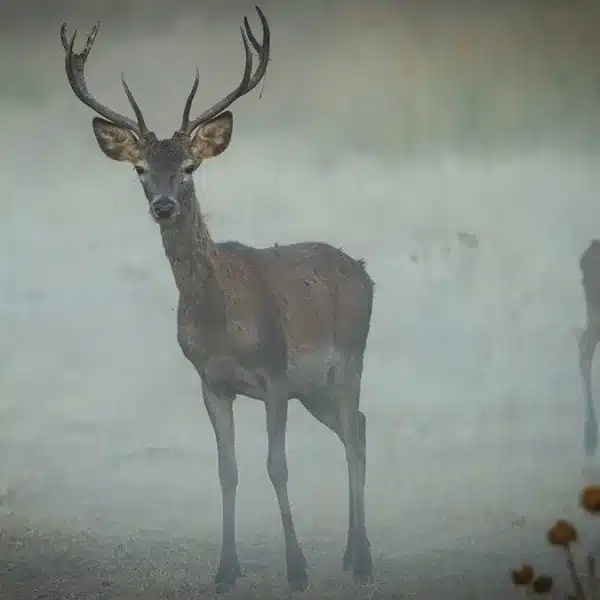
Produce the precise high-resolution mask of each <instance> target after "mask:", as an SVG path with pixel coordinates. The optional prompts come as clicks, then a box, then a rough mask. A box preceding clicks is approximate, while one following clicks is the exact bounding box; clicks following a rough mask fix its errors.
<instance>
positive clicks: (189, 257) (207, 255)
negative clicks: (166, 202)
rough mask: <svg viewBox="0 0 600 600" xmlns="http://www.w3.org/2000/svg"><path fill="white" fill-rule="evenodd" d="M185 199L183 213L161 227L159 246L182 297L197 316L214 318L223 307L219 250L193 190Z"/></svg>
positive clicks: (221, 311) (219, 314)
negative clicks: (185, 207)
mask: <svg viewBox="0 0 600 600" xmlns="http://www.w3.org/2000/svg"><path fill="white" fill-rule="evenodd" d="M187 202H188V203H189V204H188V206H187V210H186V214H184V215H181V216H180V218H179V220H178V222H177V223H176V224H174V225H169V226H165V227H162V228H161V235H162V240H163V246H164V249H165V253H166V255H167V258H168V259H169V263H170V264H171V270H172V271H173V276H174V278H175V283H176V284H177V288H178V289H179V293H180V295H181V297H182V299H183V300H184V301H185V302H186V304H188V305H190V306H193V307H194V308H195V312H196V314H198V315H199V316H200V315H202V316H203V318H204V317H205V318H207V319H211V318H215V319H216V318H217V317H219V316H222V313H223V311H224V298H223V292H222V289H221V286H220V284H219V281H220V277H219V253H218V249H217V247H216V244H215V243H214V242H213V240H212V238H211V236H210V233H209V231H208V228H207V227H206V223H205V222H204V219H203V218H202V214H201V212H200V207H199V205H198V200H197V199H196V196H195V194H194V193H193V192H192V193H191V195H190V198H189V199H188V200H187Z"/></svg>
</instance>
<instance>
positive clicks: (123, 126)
mask: <svg viewBox="0 0 600 600" xmlns="http://www.w3.org/2000/svg"><path fill="white" fill-rule="evenodd" d="M256 10H257V11H258V14H259V17H260V20H261V22H262V27H263V40H262V43H259V42H258V40H257V39H256V38H255V37H254V35H253V33H252V30H251V29H250V25H249V23H248V20H247V19H246V18H245V17H244V28H242V29H241V32H242V41H243V42H244V49H245V52H246V63H245V67H244V74H243V76H242V80H241V82H240V84H239V85H238V86H237V87H236V88H235V89H234V90H233V91H232V92H231V93H229V94H228V95H227V96H225V98H223V99H222V100H220V101H219V102H217V103H216V104H215V105H214V106H212V107H211V108H209V109H208V110H206V111H204V112H203V113H202V114H201V115H200V116H198V117H196V118H195V119H191V120H190V110H191V107H192V101H193V99H194V96H195V95H196V91H197V89H198V82H199V75H198V71H197V70H196V79H195V80H194V84H193V86H192V89H191V91H190V94H189V96H188V98H187V100H186V103H185V107H184V109H183V118H182V121H181V126H180V127H179V129H177V130H176V131H175V132H174V133H173V135H172V136H171V137H170V138H168V139H164V140H159V139H158V138H157V136H156V135H155V134H154V133H153V132H152V131H150V130H149V129H148V128H147V127H146V123H145V121H144V117H143V115H142V111H141V110H140V107H139V106H138V104H137V102H136V101H135V99H134V97H133V94H132V93H131V90H130V89H129V87H128V86H127V83H126V82H125V79H124V78H123V77H122V79H121V82H122V84H123V88H124V90H125V94H126V95H127V98H128V100H129V103H130V105H131V108H132V109H133V112H134V114H135V117H136V120H135V121H134V120H132V119H130V118H128V117H125V116H123V115H120V114H118V113H116V112H114V111H113V110H111V109H110V108H108V107H106V106H104V105H103V104H101V103H100V102H98V100H96V99H95V98H94V97H93V96H92V95H91V94H90V93H89V91H88V89H87V84H86V81H85V76H84V66H85V62H86V60H87V57H88V55H89V53H90V50H91V48H92V45H93V43H94V40H95V38H96V34H97V33H98V28H99V24H96V25H95V26H94V28H93V29H92V32H91V33H90V35H89V36H88V39H87V41H86V44H85V47H84V49H83V50H82V52H81V53H79V54H76V53H74V52H73V46H74V43H75V37H76V35H77V31H75V32H74V33H73V36H72V37H71V39H70V40H68V39H67V36H66V23H63V24H62V27H61V30H60V34H61V41H62V45H63V48H64V50H65V70H66V72H67V78H68V80H69V84H70V85H71V89H72V90H73V92H74V93H75V95H76V96H77V97H78V98H79V99H80V100H81V101H82V102H83V103H84V104H85V105H87V106H89V107H90V108H91V109H93V110H94V111H95V112H96V113H98V114H99V115H100V117H95V118H94V119H93V121H92V126H93V130H94V134H95V136H96V140H97V141H98V145H99V146H100V149H101V150H102V152H104V154H106V156H108V157H109V158H112V159H113V160H116V161H120V162H127V163H130V164H131V165H133V167H134V169H135V170H136V172H137V174H138V176H139V179H140V183H141V184H142V187H143V188H144V192H145V194H146V198H147V199H148V203H149V207H150V214H151V215H152V217H153V218H154V220H155V221H156V222H157V223H160V224H163V225H168V224H170V223H174V222H175V221H177V219H178V217H179V216H180V215H181V214H182V213H183V212H185V209H186V204H189V203H190V202H191V198H192V194H191V193H190V192H191V190H192V185H193V184H192V176H193V173H194V171H195V170H196V169H197V168H198V167H199V166H200V165H201V164H202V161H203V160H205V159H207V158H212V157H213V156H218V155H219V154H221V152H223V151H224V150H225V149H226V148H227V146H228V145H229V141H230V140H231V132H232V128H233V115H232V114H231V112H230V111H228V110H225V109H226V108H228V107H229V106H230V105H231V104H233V102H235V100H237V99H238V98H240V97H241V96H243V95H244V94H247V93H248V92H250V91H251V90H252V89H254V88H255V87H256V86H257V85H258V83H259V82H260V80H261V79H262V78H263V77H264V75H265V72H266V70H267V65H268V62H269V46H270V32H269V25H268V23H267V20H266V18H265V16H264V14H263V12H262V11H261V10H260V8H258V6H257V7H256ZM252 48H254V50H255V51H256V53H257V54H258V59H259V61H258V67H257V69H256V71H255V73H254V75H253V74H252Z"/></svg>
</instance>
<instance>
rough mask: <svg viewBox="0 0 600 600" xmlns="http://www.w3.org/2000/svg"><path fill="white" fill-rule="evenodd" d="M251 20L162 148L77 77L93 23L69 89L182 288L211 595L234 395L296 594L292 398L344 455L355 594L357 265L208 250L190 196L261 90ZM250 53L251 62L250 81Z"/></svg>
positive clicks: (222, 247)
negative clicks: (208, 485)
mask: <svg viewBox="0 0 600 600" xmlns="http://www.w3.org/2000/svg"><path fill="white" fill-rule="evenodd" d="M257 10H258V14H259V16H260V19H261V22H262V26H263V31H264V34H263V40H262V42H259V41H258V40H257V39H256V38H255V36H254V35H253V33H252V31H251V29H250V26H249V24H248V20H247V19H246V18H244V28H243V29H242V40H243V43H244V48H245V52H246V62H245V67H244V73H243V76H242V80H241V82H240V84H239V85H238V86H237V87H236V88H235V89H234V90H233V91H232V92H231V93H229V94H228V95H227V96H225V97H224V98H223V99H222V100H221V101H219V102H217V103H216V104H215V105H214V106H213V107H212V108H210V109H208V110H206V111H204V112H203V113H202V114H201V115H200V116H198V117H196V118H194V119H190V110H191V106H192V101H193V98H194V96H195V93H196V91H197V88H198V82H199V75H198V71H196V78H195V81H194V84H193V86H192V90H191V92H190V94H189V96H188V98H187V101H186V103H185V106H184V110H183V119H182V123H181V126H180V127H179V129H177V130H176V131H175V132H174V133H173V135H172V137H171V138H169V139H158V138H157V137H156V135H155V134H154V133H153V132H152V131H150V130H149V129H148V128H147V127H146V124H145V121H144V117H143V115H142V111H141V110H140V108H139V106H138V104H137V103H136V101H135V99H134V97H133V95H132V93H131V91H130V90H129V88H128V86H127V84H126V83H125V80H124V79H122V83H123V87H124V89H125V93H126V95H127V98H128V99H129V103H130V104H131V107H132V109H133V112H134V114H135V117H136V119H135V121H134V120H132V119H130V118H128V117H125V116H123V115H120V114H118V113H116V112H114V111H112V110H111V109H109V108H107V107H106V106H104V105H103V104H101V103H100V102H99V101H98V100H96V99H95V98H94V97H93V96H92V95H91V94H90V92H89V91H88V87H87V84H86V81H85V77H84V65H85V62H86V59H87V57H88V54H89V52H90V50H91V47H92V44H93V43H94V40H95V37H96V34H97V32H98V24H97V25H96V26H95V27H94V28H93V30H92V32H91V34H90V35H89V37H88V39H87V42H86V44H85V47H84V49H83V50H82V52H81V53H79V54H77V53H74V51H73V47H74V42H75V36H76V32H75V33H73V36H72V37H71V39H70V40H69V39H67V36H66V23H63V25H62V28H61V40H62V44H63V48H64V50H65V69H66V73H67V78H68V80H69V84H70V86H71V88H72V90H73V92H74V93H75V95H76V96H77V97H78V98H79V99H80V100H81V101H82V102H83V103H84V104H86V105H87V106H89V107H90V108H92V109H93V110H94V111H95V112H96V113H98V114H99V115H100V117H95V118H94V119H93V121H92V126H93V131H94V134H95V136H96V140H97V142H98V144H99V146H100V149H101V150H102V151H103V152H104V154H105V155H106V156H108V157H109V158H111V159H113V160H115V161H121V162H125V163H129V164H131V165H133V167H134V169H135V170H136V171H137V174H138V176H139V180H140V183H141V185H142V188H143V190H144V193H145V195H146V198H147V200H148V205H149V210H150V214H151V216H152V218H153V219H154V220H155V221H156V223H157V224H158V226H159V229H160V234H161V238H162V243H163V246H164V250H165V253H166V256H167V258H168V260H169V263H170V265H171V270H172V272H173V276H174V279H175V284H176V285H177V288H178V290H179V305H178V311H177V339H178V342H179V345H180V347H181V350H182V351H183V354H184V355H185V357H186V358H187V359H188V360H189V361H190V363H191V364H192V365H193V366H194V367H195V369H196V370H197V372H198V374H199V376H200V378H201V381H202V393H203V399H204V403H205V406H206V409H207V411H208V415H209V417H210V420H211V423H212V426H213V428H214V431H215V436H216V444H217V455H218V472H219V479H220V483H221V490H222V508H223V526H222V545H221V558H220V563H219V568H218V571H217V574H216V577H215V583H216V587H217V591H218V592H222V591H225V590H228V589H230V588H231V587H233V586H234V584H235V581H236V579H237V578H238V577H239V576H240V575H241V568H240V563H239V561H238V554H237V548H236V534H235V511H236V508H235V505H236V490H237V483H238V469H237V462H236V453H235V441H234V420H233V402H234V399H235V397H236V395H237V394H241V395H245V396H249V397H254V398H257V399H260V400H262V401H263V402H264V405H265V408H266V421H267V436H268V458H267V470H268V473H269V477H270V479H271V482H272V484H273V487H274V489H275V493H276V495H277V500H278V502H279V508H280V512H281V520H282V524H283V533H284V537H285V549H286V560H287V577H288V581H289V582H290V584H291V585H292V587H293V588H303V587H305V585H306V583H307V565H306V560H305V558H304V554H303V552H302V549H301V547H300V544H299V542H298V539H297V537H296V533H295V529H294V523H293V520H292V511H291V508H290V502H289V499H288V488H287V482H288V468H287V459H286V449H285V446H286V445H285V436H286V423H287V414H288V400H289V399H291V398H298V399H299V400H300V401H301V402H302V404H303V405H304V406H305V407H306V408H307V409H308V411H309V412H310V413H311V414H312V415H313V416H314V417H315V418H316V419H318V420H319V421H320V422H321V423H323V424H324V425H326V426H327V427H329V428H330V429H331V430H332V431H333V432H335V434H336V435H337V436H338V437H339V438H340V440H341V441H342V443H343V445H344V447H345V451H346V460H347V465H348V480H349V525H348V540H347V545H346V551H345V553H344V559H343V565H344V568H345V569H352V571H353V576H354V579H355V581H357V582H359V583H362V582H365V581H368V580H369V579H370V578H371V576H372V561H371V551H370V544H369V540H368V538H367V528H366V523H365V505H364V487H365V472H366V419H365V416H364V414H363V413H362V412H361V411H360V410H359V399H360V388H361V380H362V372H363V357H364V353H365V348H366V344H367V337H368V334H369V329H370V322H371V311H372V305H373V282H372V280H371V278H370V277H369V275H368V274H367V272H366V270H365V267H364V263H363V261H361V260H355V259H353V258H351V257H350V256H348V255H347V254H345V253H344V252H342V251H341V250H339V249H337V248H334V247H332V246H330V245H329V244H326V243H322V242H303V243H295V244H289V245H277V246H272V247H269V248H263V249H257V248H253V247H249V246H246V245H243V244H241V243H238V242H221V243H216V242H214V241H213V239H212V237H211V235H210V233H209V231H208V229H207V226H206V223H205V221H204V219H203V216H202V212H201V210H200V207H199V205H198V201H197V198H196V192H195V189H194V181H193V173H194V171H196V169H198V167H199V166H200V165H201V163H202V162H203V161H204V160H206V159H209V158H212V157H215V156H218V155H219V154H221V153H222V152H223V151H224V150H225V149H226V148H227V146H228V145H229V142H230V139H231V133H232V126H233V116H232V114H231V112H229V111H227V110H225V109H227V108H228V107H229V106H230V105H231V104H232V103H233V102H234V101H235V100H237V99H238V98H239V97H241V96H243V95H244V94H247V93H248V92H249V91H251V90H252V89H253V88H254V87H256V85H257V84H258V83H259V81H260V80H261V79H262V77H263V76H264V74H265V72H266V69H267V64H268V61H269V48H270V32H269V25H268V23H267V20H266V18H265V16H264V14H263V13H262V11H261V10H260V9H259V8H258V7H257ZM252 49H254V51H255V52H256V53H257V54H258V66H257V68H256V71H255V73H254V74H252V70H253V56H252Z"/></svg>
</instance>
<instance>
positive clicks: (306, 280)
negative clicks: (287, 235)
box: [218, 242, 373, 357]
mask: <svg viewBox="0 0 600 600" xmlns="http://www.w3.org/2000/svg"><path fill="white" fill-rule="evenodd" d="M218 247H219V252H220V254H221V256H223V257H224V258H225V256H224V255H228V256H229V259H233V258H234V256H235V257H236V258H237V260H242V261H243V264H244V265H245V269H246V270H247V275H246V276H245V277H242V278H237V279H238V280H239V284H238V285H240V286H242V287H245V288H246V287H248V286H250V287H252V288H253V289H254V294H255V296H256V294H257V293H258V291H259V290H261V289H262V290H263V292H261V293H263V294H265V295H266V296H268V298H266V300H265V301H266V303H267V304H270V306H269V314H270V316H271V317H272V318H273V320H276V321H277V322H278V323H279V325H280V327H281V329H282V331H283V333H284V336H285V340H286V345H287V349H288V355H291V354H293V353H294V352H300V353H303V352H311V350H316V349H319V348H322V347H327V346H330V347H335V348H337V349H339V350H340V351H342V352H343V353H344V354H352V355H359V356H361V357H362V354H363V353H364V349H365V345H366V340H367V335H368V332H369V327H370V320H371V311H372V304H373V282H372V280H371V278H370V277H369V275H368V274H367V272H366V269H365V266H364V263H363V262H362V261H359V260H355V259H353V258H351V257H350V256H348V255H347V254H346V253H345V252H343V251H342V250H339V249H338V248H334V247H333V246H330V245H329V244H325V243H322V242H301V243H296V244H288V245H282V246H271V247H268V248H261V249H255V248H250V247H248V246H244V245H242V244H239V243H237V242H224V243H220V244H218ZM226 260H227V259H226ZM240 279H243V280H244V281H241V280H240ZM251 280H254V281H251ZM256 280H259V281H260V283H261V285H257V283H258V282H257V281H256ZM240 292H241V290H240ZM261 302H262V300H261V298H259V297H255V299H254V302H250V304H256V303H261Z"/></svg>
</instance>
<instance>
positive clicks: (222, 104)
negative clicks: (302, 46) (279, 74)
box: [180, 6, 271, 135]
mask: <svg viewBox="0 0 600 600" xmlns="http://www.w3.org/2000/svg"><path fill="white" fill-rule="evenodd" d="M256 10H257V12H258V16H259V17H260V21H261V24H262V28H263V41H262V44H260V43H259V42H258V40H257V39H256V37H255V36H254V34H253V33H252V30H251V29H250V24H249V23H248V19H247V18H246V17H244V28H243V29H242V28H241V27H240V31H241V32H242V42H244V50H245V51H246V64H245V65H244V75H243V76H242V81H241V82H240V84H239V85H238V87H237V88H236V89H235V90H233V91H232V92H230V93H229V94H228V95H227V96H225V98H223V99H222V100H220V101H219V102H217V103H216V104H215V105H214V106H213V107H212V108H209V109H208V110H206V111H204V112H203V113H202V114H201V115H200V116H199V117H196V118H195V119H194V120H193V121H190V109H191V107H192V102H193V100H194V96H195V95H196V91H197V90H198V81H199V75H198V69H196V78H195V80H194V84H193V85H192V90H191V92H190V94H189V96H188V98H187V100H186V102H185V108H184V109H183V119H182V121H181V128H180V131H182V132H184V133H186V134H188V135H189V134H190V133H191V132H192V131H194V129H196V127H198V126H199V125H202V123H206V122H207V121H209V120H210V119H212V118H213V117H216V116H217V115H218V114H219V113H221V112H223V111H224V110H225V109H226V108H227V107H228V106H230V105H231V104H233V103H234V102H235V101H236V100H237V99H238V98H240V97H242V96H243V95H245V94H247V93H248V92H250V91H252V90H253V89H254V88H255V87H256V86H257V85H258V83H259V82H260V80H261V79H262V78H263V77H264V75H265V73H266V71H267V65H268V64H269V47H270V42H271V32H270V30H269V23H268V22H267V18H266V17H265V15H264V13H263V12H262V10H260V8H259V7H258V6H257V7H256ZM244 30H245V31H244ZM251 45H252V47H253V48H254V50H255V51H256V53H257V54H258V67H257V68H256V72H255V73H254V75H253V76H251V75H252V51H251V49H250V46H251Z"/></svg>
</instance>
